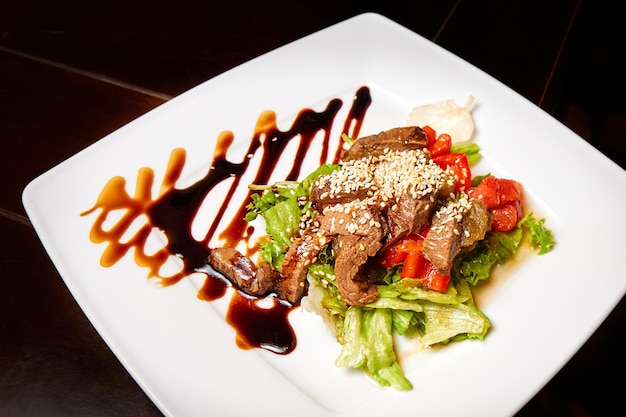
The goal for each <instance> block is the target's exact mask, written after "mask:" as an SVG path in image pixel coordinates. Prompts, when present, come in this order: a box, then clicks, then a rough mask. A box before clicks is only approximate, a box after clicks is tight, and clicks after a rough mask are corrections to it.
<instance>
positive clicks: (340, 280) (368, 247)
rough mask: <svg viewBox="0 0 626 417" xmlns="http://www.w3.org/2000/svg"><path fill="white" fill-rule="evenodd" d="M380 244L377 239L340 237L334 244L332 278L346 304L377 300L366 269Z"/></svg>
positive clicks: (376, 292)
mask: <svg viewBox="0 0 626 417" xmlns="http://www.w3.org/2000/svg"><path fill="white" fill-rule="evenodd" d="M381 245H382V244H381V243H380V240H377V239H373V238H370V237H366V236H356V235H339V236H337V238H336V239H335V240H334V241H333V250H334V252H335V278H336V280H337V287H338V288H339V293H340V294H341V297H342V298H343V300H344V302H345V303H346V305H365V304H369V303H371V302H374V301H375V300H376V298H377V297H378V290H377V289H376V285H374V283H373V282H372V280H371V278H370V276H369V275H368V272H366V268H365V266H366V265H367V263H368V260H370V259H371V257H373V256H374V255H376V253H377V252H378V250H379V249H380V247H381Z"/></svg>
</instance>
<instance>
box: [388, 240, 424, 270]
mask: <svg viewBox="0 0 626 417" xmlns="http://www.w3.org/2000/svg"><path fill="white" fill-rule="evenodd" d="M423 241H424V239H423V238H422V237H421V236H419V235H408V236H405V237H403V238H402V239H400V240H399V241H398V242H396V243H395V244H394V245H393V246H391V247H389V248H388V249H387V250H385V253H383V255H382V257H381V258H380V264H381V265H382V266H383V267H384V268H392V267H394V266H396V265H398V264H400V263H402V262H404V261H405V259H406V257H407V255H408V254H409V253H413V252H421V251H422V243H423Z"/></svg>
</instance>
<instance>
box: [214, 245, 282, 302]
mask: <svg viewBox="0 0 626 417" xmlns="http://www.w3.org/2000/svg"><path fill="white" fill-rule="evenodd" d="M208 262H209V264H210V265H211V266H212V267H213V268H215V269H216V270H217V271H219V272H221V273H222V274H224V275H225V276H226V278H227V279H228V280H229V281H231V282H232V283H233V284H234V285H235V286H237V288H239V289H241V291H243V292H245V293H246V294H249V295H252V296H257V297H261V296H264V295H267V294H269V293H270V292H271V291H272V290H273V289H274V285H275V284H276V282H277V281H278V280H279V278H280V273H279V272H278V271H277V270H276V269H275V268H274V267H272V266H271V265H270V264H268V263H267V262H263V261H262V262H259V265H258V266H257V265H256V264H255V263H254V262H253V261H252V259H250V258H249V257H247V256H245V255H243V254H242V253H240V252H239V251H238V250H236V249H233V248H227V247H218V248H214V249H211V250H210V251H209V256H208Z"/></svg>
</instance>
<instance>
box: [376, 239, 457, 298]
mask: <svg viewBox="0 0 626 417" xmlns="http://www.w3.org/2000/svg"><path fill="white" fill-rule="evenodd" d="M423 241H424V238H422V237H421V236H419V235H409V236H406V237H404V238H402V239H400V240H399V241H398V242H397V243H396V244H395V245H393V246H391V247H390V248H389V249H387V250H386V251H385V252H384V253H383V254H382V256H381V258H380V264H381V265H382V266H383V267H385V268H391V267H393V266H396V265H399V264H400V263H402V270H401V271H400V278H415V279H418V280H419V281H420V284H421V285H423V286H424V287H426V288H429V289H431V290H435V291H440V292H445V291H447V289H448V283H449V282H450V275H443V274H441V273H440V272H439V270H437V268H435V266H434V265H433V264H432V263H431V262H430V261H429V260H428V259H426V258H425V257H424V254H423V252H422V246H423Z"/></svg>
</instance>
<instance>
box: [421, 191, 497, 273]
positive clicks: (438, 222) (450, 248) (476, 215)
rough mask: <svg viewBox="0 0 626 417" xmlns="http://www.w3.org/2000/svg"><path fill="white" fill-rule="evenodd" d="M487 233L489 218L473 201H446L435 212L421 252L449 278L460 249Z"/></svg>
mask: <svg viewBox="0 0 626 417" xmlns="http://www.w3.org/2000/svg"><path fill="white" fill-rule="evenodd" d="M490 229H491V215H490V214H489V212H487V210H486V209H485V206H484V205H483V204H482V203H480V202H478V201H475V200H468V199H467V197H461V198H460V199H458V200H450V201H449V202H448V203H447V204H446V205H444V206H442V207H441V208H440V209H438V210H437V211H436V212H435V215H434V216H433V218H432V225H431V228H430V230H429V231H428V233H427V234H426V238H425V239H424V245H423V247H422V251H423V253H424V257H425V258H426V259H428V260H429V261H430V262H432V263H433V265H435V267H436V268H437V269H438V270H439V271H440V272H441V273H442V274H446V275H448V274H450V268H451V267H452V261H453V260H454V258H455V257H456V255H458V254H459V252H460V251H461V248H464V247H468V246H471V245H473V244H474V243H476V242H477V241H479V240H481V239H483V238H484V237H485V234H486V233H487V232H488V231H489V230H490Z"/></svg>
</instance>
